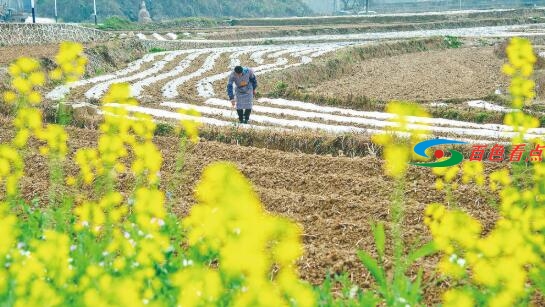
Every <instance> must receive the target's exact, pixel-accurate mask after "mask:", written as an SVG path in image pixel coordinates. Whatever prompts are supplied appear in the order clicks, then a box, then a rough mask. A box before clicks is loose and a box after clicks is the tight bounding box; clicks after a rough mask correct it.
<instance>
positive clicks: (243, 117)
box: [237, 109, 252, 124]
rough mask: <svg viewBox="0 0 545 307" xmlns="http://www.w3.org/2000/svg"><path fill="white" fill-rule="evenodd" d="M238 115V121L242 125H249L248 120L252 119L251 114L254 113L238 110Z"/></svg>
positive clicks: (249, 110) (248, 110)
mask: <svg viewBox="0 0 545 307" xmlns="http://www.w3.org/2000/svg"><path fill="white" fill-rule="evenodd" d="M237 113H238V121H239V122H240V123H241V124H247V123H248V120H249V119H250V114H251V113H252V109H237Z"/></svg>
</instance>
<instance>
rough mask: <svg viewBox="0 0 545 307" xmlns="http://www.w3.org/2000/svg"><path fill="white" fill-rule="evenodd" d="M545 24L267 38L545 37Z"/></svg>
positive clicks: (287, 40)
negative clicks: (530, 29) (532, 29)
mask: <svg viewBox="0 0 545 307" xmlns="http://www.w3.org/2000/svg"><path fill="white" fill-rule="evenodd" d="M544 26H545V24H525V25H510V26H493V27H470V28H457V29H435V30H414V31H392V32H371V33H356V34H334V35H312V36H288V37H272V38H267V39H269V40H274V41H278V42H289V41H293V42H297V41H328V40H331V41H334V40H344V41H358V40H379V39H401V38H419V37H433V36H446V35H451V36H458V37H512V36H534V35H545V30H544V29H543V28H544ZM531 27H534V28H537V27H540V28H541V29H542V30H541V31H539V32H527V31H526V30H528V29H529V28H531ZM240 41H241V42H260V41H263V39H261V38H252V39H242V40H240Z"/></svg>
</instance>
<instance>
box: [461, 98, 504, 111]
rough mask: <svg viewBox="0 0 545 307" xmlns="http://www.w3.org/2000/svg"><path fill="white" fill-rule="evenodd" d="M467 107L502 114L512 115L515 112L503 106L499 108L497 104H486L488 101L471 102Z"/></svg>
mask: <svg viewBox="0 0 545 307" xmlns="http://www.w3.org/2000/svg"><path fill="white" fill-rule="evenodd" d="M467 105H468V106H470V107H472V108H477V109H484V110H488V111H497V112H502V113H510V112H513V111H515V110H514V109H509V108H506V107H502V106H499V105H497V104H493V103H490V102H486V101H483V100H471V101H468V102H467Z"/></svg>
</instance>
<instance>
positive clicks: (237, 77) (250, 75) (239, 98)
mask: <svg viewBox="0 0 545 307" xmlns="http://www.w3.org/2000/svg"><path fill="white" fill-rule="evenodd" d="M233 83H234V84H235V86H236V89H235V92H234V93H233ZM256 89H257V79H256V77H255V74H254V71H253V70H252V69H250V68H248V67H242V66H237V67H235V71H233V72H232V73H231V75H229V81H227V95H229V99H230V100H231V105H232V106H233V107H235V106H236V108H237V113H238V120H239V122H240V123H241V124H247V123H248V120H249V119H250V114H251V113H252V106H253V99H254V96H255V93H256Z"/></svg>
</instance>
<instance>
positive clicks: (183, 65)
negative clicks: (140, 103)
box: [131, 51, 206, 97]
mask: <svg viewBox="0 0 545 307" xmlns="http://www.w3.org/2000/svg"><path fill="white" fill-rule="evenodd" d="M188 52H192V53H191V54H190V55H189V56H187V57H186V58H185V59H184V60H183V61H181V62H180V63H179V64H178V66H176V67H174V69H172V70H171V71H169V72H166V73H162V74H159V75H156V76H152V77H149V78H146V79H142V80H140V81H138V82H136V83H135V84H133V85H132V86H131V87H132V94H133V95H134V96H136V97H140V96H141V94H142V90H143V89H144V87H145V86H150V85H152V84H154V83H156V82H159V81H162V80H165V79H168V78H172V77H176V76H178V75H181V74H182V73H183V72H184V71H185V70H187V69H188V68H189V67H191V64H193V61H195V59H197V58H198V57H199V56H201V55H202V54H205V53H206V52H205V51H188Z"/></svg>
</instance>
